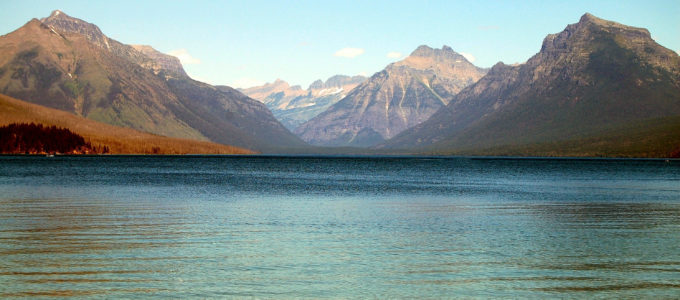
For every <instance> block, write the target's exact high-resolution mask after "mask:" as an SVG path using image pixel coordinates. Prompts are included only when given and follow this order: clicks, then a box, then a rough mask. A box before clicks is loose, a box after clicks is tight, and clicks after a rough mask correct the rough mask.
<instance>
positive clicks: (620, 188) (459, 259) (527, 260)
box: [0, 156, 680, 298]
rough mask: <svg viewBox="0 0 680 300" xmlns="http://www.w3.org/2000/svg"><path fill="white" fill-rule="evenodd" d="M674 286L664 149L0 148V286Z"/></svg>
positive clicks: (160, 293)
mask: <svg viewBox="0 0 680 300" xmlns="http://www.w3.org/2000/svg"><path fill="white" fill-rule="evenodd" d="M40 296H77V297H93V298H153V297H158V298H168V297H178V298H192V297H195V298H230V297H237V298H241V297H253V298H455V297H462V298H470V297H479V298H496V297H501V298H594V297H601V298H637V297H642V298H678V297H680V161H670V162H666V161H663V160H659V161H642V160H564V159H563V160H529V159H515V160H513V159H470V158H350V157H345V158H340V157H336V158H314V157H135V156H130V157H115V156H111V157H53V158H46V157H8V156H5V157H0V298H34V297H40Z"/></svg>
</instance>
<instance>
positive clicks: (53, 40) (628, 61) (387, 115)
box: [0, 10, 680, 157]
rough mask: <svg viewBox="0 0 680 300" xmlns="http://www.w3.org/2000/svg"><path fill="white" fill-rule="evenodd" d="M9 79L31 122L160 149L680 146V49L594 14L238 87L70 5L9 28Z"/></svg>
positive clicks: (657, 153)
mask: <svg viewBox="0 0 680 300" xmlns="http://www.w3.org/2000/svg"><path fill="white" fill-rule="evenodd" d="M0 94H6V95H9V96H10V97H14V98H17V99H21V100H24V101H28V102H31V103H34V104H37V105H39V106H30V105H29V104H28V103H24V104H22V103H23V102H21V100H16V99H12V98H9V97H5V96H2V97H3V98H2V101H3V102H1V103H0V104H1V105H0V106H2V107H0V108H3V109H4V111H3V114H4V116H5V119H3V120H2V121H3V122H2V123H3V124H4V123H6V122H8V120H10V119H12V120H14V119H17V118H15V117H12V116H13V115H12V114H13V112H17V113H19V112H20V113H21V117H18V119H17V121H20V122H34V121H35V122H48V121H49V122H52V123H50V124H47V123H46V124H45V125H57V126H61V127H78V128H80V129H79V130H74V129H73V128H69V129H71V131H73V132H76V133H78V134H81V135H83V136H85V137H86V138H88V136H89V138H90V139H99V140H100V141H104V140H107V137H105V135H106V132H111V133H114V132H115V133H117V134H118V136H117V137H116V138H115V139H113V140H116V141H122V140H125V141H127V142H125V143H131V144H135V145H137V146H139V147H138V148H135V149H133V148H130V147H129V145H128V147H127V148H125V147H123V146H121V148H119V149H127V150H120V151H121V153H134V151H140V153H149V151H150V150H149V149H151V148H149V147H148V146H149V143H147V142H144V141H145V140H146V141H149V142H150V141H156V142H155V143H156V145H160V144H163V145H165V146H164V147H165V148H164V149H165V150H164V151H166V153H188V152H186V151H188V150H187V149H194V150H191V151H199V152H200V151H208V152H210V151H212V152H210V153H232V152H233V153H250V152H249V150H246V149H242V148H247V149H251V150H254V151H259V152H270V153H282V152H287V151H291V152H296V153H299V152H303V153H319V152H324V151H326V152H328V151H330V152H332V153H336V152H337V153H341V152H342V151H355V152H356V150H352V149H350V148H344V147H362V148H364V149H366V150H364V151H367V152H370V153H415V154H423V153H428V154H461V155H520V156H634V157H669V156H680V134H678V133H679V132H680V57H679V56H678V54H677V53H676V52H674V51H671V50H669V49H666V48H664V47H663V46H661V45H659V44H657V43H656V42H655V41H654V40H653V39H652V38H651V35H650V33H649V32H648V31H647V30H646V29H643V28H636V27H631V26H626V25H623V24H619V23H616V22H612V21H607V20H603V19H600V18H597V17H595V16H593V15H590V14H585V15H583V16H582V17H581V19H580V20H579V21H578V22H577V23H575V24H571V25H568V26H567V27H566V28H565V29H564V30H563V31H562V32H559V33H556V34H550V35H548V36H547V37H546V38H545V39H544V41H543V44H542V46H541V48H540V51H538V53H537V54H536V55H534V56H533V57H531V58H530V59H529V60H528V61H527V62H525V63H523V64H516V65H506V64H503V63H502V62H499V63H497V64H496V65H494V66H493V67H492V68H491V69H483V68H479V67H477V66H474V65H473V64H472V63H470V62H469V61H468V60H467V59H465V57H463V56H462V55H460V54H458V53H456V52H455V51H453V49H452V48H451V47H448V46H444V47H442V48H441V49H433V48H430V47H428V46H420V47H418V48H417V49H416V50H415V51H413V52H412V53H411V54H410V55H409V56H408V57H406V58H405V59H403V60H401V61H398V62H395V63H392V64H390V65H388V66H387V67H385V69H383V70H382V71H380V72H377V73H375V74H374V75H373V76H371V77H370V78H365V77H361V76H354V77H349V76H342V75H338V76H334V77H331V78H329V79H328V80H326V81H325V82H323V81H321V80H318V81H316V82H314V83H312V84H311V85H310V86H309V87H308V88H307V89H306V90H305V89H302V88H301V87H300V86H290V85H289V84H288V83H286V82H285V81H283V80H277V81H275V82H273V83H268V84H265V85H263V86H259V87H253V88H248V89H243V90H236V89H233V88H231V87H228V86H212V85H209V84H206V83H202V82H199V81H195V80H193V79H191V78H190V77H189V76H188V75H187V73H186V72H185V71H184V69H183V67H182V65H181V63H180V61H179V59H177V58H176V57H173V56H170V55H167V54H163V53H161V52H159V51H157V50H155V49H154V48H152V47H151V46H146V45H126V44H123V43H120V42H118V41H116V40H114V39H111V38H109V37H107V36H106V35H104V34H103V33H102V32H101V30H100V29H99V28H98V27H97V26H96V25H94V24H91V23H88V22H85V21H83V20H80V19H77V18H73V17H70V16H68V15H66V14H65V13H63V12H61V11H58V10H57V11H54V12H53V13H52V14H51V15H50V16H49V17H47V18H43V19H40V20H38V19H33V20H31V21H29V22H28V23H26V24H25V25H24V26H22V27H20V28H19V29H17V30H15V31H13V32H11V33H8V34H6V35H3V36H0ZM7 99H9V100H7ZM256 99H257V100H256ZM50 108H51V109H57V110H60V111H63V113H56V112H55V111H52V110H49V109H50ZM37 111H40V114H33V113H31V112H37ZM272 112H273V113H272ZM49 115H54V116H59V118H65V119H68V120H70V121H69V122H66V123H64V122H62V123H59V122H57V121H55V120H54V118H51V119H49V118H47V117H46V116H49ZM85 118H86V119H89V120H86V119H85ZM33 119H35V120H33ZM48 119H49V120H48ZM277 119H278V120H277ZM94 121H97V122H94ZM91 122H94V123H91ZM98 122H101V123H98ZM102 123H106V124H108V125H105V124H102ZM282 123H283V124H282ZM87 124H89V125H87ZM284 124H285V126H284ZM83 126H84V127H83ZM106 126H118V127H106ZM120 127H127V128H129V129H122V128H120ZM83 128H99V129H100V130H102V131H105V132H103V133H102V134H103V135H99V136H97V135H96V134H94V133H93V132H92V131H90V132H87V130H85V131H83V130H84V129H83ZM99 129H98V130H99ZM121 130H122V131H121ZM125 130H131V131H125ZM291 131H294V132H295V134H297V136H296V135H294V134H293V133H292V132H291ZM82 132H86V133H85V134H83V133H82ZM149 133H150V134H149ZM126 134H129V135H130V136H136V137H139V138H137V139H136V140H134V141H133V140H130V139H125V138H124V135H126ZM161 136H167V137H170V138H175V140H172V142H168V140H163V142H160V140H162V139H167V138H165V137H161ZM177 138H179V139H177ZM159 139H160V140H159ZM108 140H109V141H111V138H108ZM192 141H194V142H192ZM195 141H201V142H195ZM210 142H216V143H220V144H225V145H234V146H237V147H240V148H234V147H232V148H229V147H228V146H225V147H227V148H220V147H222V146H219V145H216V144H211V143H210ZM305 142H308V143H310V144H313V145H316V146H323V147H341V148H337V149H335V150H330V149H328V148H314V147H310V146H309V145H308V144H306V143H305ZM120 143H123V142H120ZM192 143H193V144H192ZM200 143H204V144H201V145H202V146H199V144H200ZM180 144H181V145H183V146H182V148H181V149H180V148H177V145H180ZM173 147H174V148H173ZM192 147H193V148H192ZM152 148H154V149H155V148H157V147H156V146H154V147H152ZM369 148H370V149H369ZM182 149H183V150H182ZM196 149H203V150H196ZM353 149H356V148H353ZM124 151H129V152H124ZM230 151H232V152H230ZM338 151H339V152H338ZM152 152H153V151H152ZM330 152H329V153H330ZM353 153H354V152H353Z"/></svg>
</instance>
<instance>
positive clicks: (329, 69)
mask: <svg viewBox="0 0 680 300" xmlns="http://www.w3.org/2000/svg"><path fill="white" fill-rule="evenodd" d="M56 9H59V10H61V11H63V12H64V13H66V14H68V15H70V16H72V17H76V18H79V19H83V20H85V21H88V22H90V23H94V24H96V25H97V26H99V28H100V29H101V30H102V31H103V32H104V34H106V35H107V36H109V37H110V38H113V39H115V40H118V41H120V42H123V43H126V44H144V45H150V46H152V47H154V48H156V49H157V50H159V51H161V52H164V53H168V54H172V55H175V56H177V57H179V58H180V60H181V61H182V64H183V66H184V68H185V70H186V71H187V73H188V74H189V75H190V76H191V77H192V78H194V79H197V80H200V81H204V82H207V83H211V84H224V85H230V86H234V87H250V86H255V85H261V84H264V83H265V82H273V81H274V80H276V79H277V78H280V79H283V80H285V81H287V82H289V83H290V84H291V85H301V86H302V87H303V88H307V87H308V86H309V84H310V83H312V82H313V81H315V80H317V79H322V80H326V79H327V78H329V77H331V76H333V75H336V74H344V75H358V74H361V75H365V76H370V75H372V74H374V73H375V72H379V71H380V70H382V69H383V68H384V67H385V66H387V65H388V64H390V63H392V62H395V61H398V60H400V59H403V58H404V57H405V56H408V54H409V53H411V52H412V51H413V50H415V49H416V48H417V47H418V46H419V45H428V46H430V47H433V48H441V47H442V46H443V45H448V46H451V47H452V48H453V50H454V51H456V52H459V53H461V54H463V55H465V56H466V57H468V59H469V60H470V61H472V62H473V63H474V64H475V65H477V66H480V67H486V68H488V67H491V66H493V65H494V64H496V63H497V62H499V61H502V62H504V63H507V64H513V63H523V62H525V61H526V60H527V59H529V58H530V57H531V56H532V55H534V54H536V53H537V52H538V51H539V50H540V48H541V43H542V41H543V39H544V38H545V36H546V35H547V34H551V33H557V32H560V31H562V30H563V29H564V28H565V27H566V26H567V25H568V24H572V23H576V22H578V20H579V18H580V17H581V16H582V15H583V14H584V13H586V12H589V13H591V14H593V15H595V16H597V17H600V18H603V19H607V20H612V21H616V22H619V23H623V24H626V25H630V26H636V27H644V28H647V29H648V30H649V31H650V32H651V35H652V38H654V39H655V40H656V41H657V42H658V43H659V44H661V45H662V46H665V47H666V48H669V49H671V50H674V51H676V52H679V53H680V1H678V0H647V1H639V0H638V1H628V0H615V1H611V0H588V1H580V0H573V1H550V0H543V1H532V0H526V1H520V0H517V1H500V0H494V1H491V0H489V1H484V0H475V1H455V0H443V1H426V0H420V1H394V0H393V1H366V0H364V1H324V0H316V1H295V0H289V1H276V0H269V1H259V0H241V1H202V0H194V1H143V0H142V1H122V0H118V1H59V0H49V1H32V0H21V1H12V0H0V20H2V21H0V35H4V34H7V33H9V32H11V31H13V30H15V29H17V28H19V27H21V26H22V25H24V24H25V23H26V22H28V21H29V20H30V19H32V18H38V19H39V18H43V17H47V16H49V15H50V13H51V12H52V11H53V10H56Z"/></svg>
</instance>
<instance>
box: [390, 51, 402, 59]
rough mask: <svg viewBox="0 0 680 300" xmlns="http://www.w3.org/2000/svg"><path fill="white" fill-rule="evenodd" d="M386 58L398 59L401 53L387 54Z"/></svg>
mask: <svg viewBox="0 0 680 300" xmlns="http://www.w3.org/2000/svg"><path fill="white" fill-rule="evenodd" d="M387 57H388V58H400V57H401V52H387Z"/></svg>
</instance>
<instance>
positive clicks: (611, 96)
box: [380, 14, 680, 151]
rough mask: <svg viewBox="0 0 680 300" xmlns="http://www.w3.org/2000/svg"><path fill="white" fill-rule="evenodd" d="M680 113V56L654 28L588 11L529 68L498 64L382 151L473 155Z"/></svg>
mask: <svg viewBox="0 0 680 300" xmlns="http://www.w3.org/2000/svg"><path fill="white" fill-rule="evenodd" d="M677 115H680V58H678V55H677V54H676V53H674V52H673V51H671V50H669V49H666V48H664V47H662V46H660V45H658V44H657V43H656V42H654V40H652V39H651V37H650V34H649V32H648V31H647V30H646V29H641V28H634V27H629V26H625V25H622V24H618V23H615V22H611V21H606V20H602V19H599V18H596V17H594V16H592V15H590V14H585V15H584V16H583V17H582V18H581V19H580V21H579V22H578V23H576V24H571V25H569V26H567V27H566V28H565V30H564V31H562V32H560V33H558V34H551V35H548V36H547V37H546V38H545V40H544V41H543V45H542V47H541V51H540V52H539V53H537V54H536V55H534V56H533V57H532V58H530V59H529V60H528V61H527V62H526V63H525V64H522V65H519V66H507V65H504V64H502V63H499V64H497V65H496V66H494V67H493V68H492V69H491V70H490V71H489V73H488V74H487V75H486V76H484V77H483V78H482V79H480V80H479V81H478V82H477V83H475V84H474V85H472V86H470V87H468V88H466V89H464V90H463V91H461V92H460V93H459V94H458V95H456V96H455V97H454V98H453V100H452V101H451V102H450V103H449V104H448V105H447V107H445V108H443V109H441V110H440V111H438V112H437V113H436V114H435V115H433V116H432V118H431V119H430V120H428V121H427V122H424V123H423V124H420V125H418V126H416V127H414V128H412V129H411V130H408V131H406V132H404V133H402V134H401V135H399V136H397V137H395V138H393V139H392V140H390V141H388V142H386V143H384V144H383V145H381V146H380V147H384V148H414V147H416V148H417V147H420V148H421V149H430V150H441V151H444V150H447V149H448V150H447V151H454V150H455V151H472V150H474V149H484V148H490V147H500V146H503V145H523V144H535V143H546V142H558V141H565V140H570V139H579V138H584V137H588V136H592V135H594V134H599V133H598V132H601V131H602V130H605V129H612V128H617V127H618V126H624V125H625V124H629V123H630V122H635V121H640V122H643V121H644V120H652V119H655V118H663V117H669V116H677ZM423 147H425V148H423Z"/></svg>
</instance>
